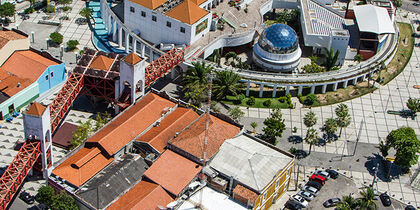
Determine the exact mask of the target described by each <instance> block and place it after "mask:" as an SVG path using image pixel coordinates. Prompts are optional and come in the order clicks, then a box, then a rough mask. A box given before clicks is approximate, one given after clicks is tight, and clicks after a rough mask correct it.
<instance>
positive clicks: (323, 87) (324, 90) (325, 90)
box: [322, 84, 327, 93]
mask: <svg viewBox="0 0 420 210" xmlns="http://www.w3.org/2000/svg"><path fill="white" fill-rule="evenodd" d="M325 92H327V84H324V85H323V86H322V93H325Z"/></svg>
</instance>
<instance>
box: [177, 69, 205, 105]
mask: <svg viewBox="0 0 420 210" xmlns="http://www.w3.org/2000/svg"><path fill="white" fill-rule="evenodd" d="M212 70H213V67H211V66H209V65H206V64H205V63H204V62H195V63H193V66H189V67H188V69H187V71H186V72H185V73H184V74H183V77H182V84H183V85H184V88H183V91H185V97H186V98H187V99H189V100H191V101H192V103H193V104H194V105H196V106H200V105H201V102H202V101H203V100H204V99H205V98H206V93H207V91H208V75H209V74H211V72H212Z"/></svg>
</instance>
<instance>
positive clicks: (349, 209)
mask: <svg viewBox="0 0 420 210" xmlns="http://www.w3.org/2000/svg"><path fill="white" fill-rule="evenodd" d="M356 207H357V201H356V199H354V198H353V196H351V194H349V195H345V196H343V198H342V199H341V202H340V203H338V204H337V206H336V209H337V210H353V209H356Z"/></svg>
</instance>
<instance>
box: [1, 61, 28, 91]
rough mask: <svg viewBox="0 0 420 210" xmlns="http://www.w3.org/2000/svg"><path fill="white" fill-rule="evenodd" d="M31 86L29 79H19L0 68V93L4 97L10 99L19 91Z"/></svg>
mask: <svg viewBox="0 0 420 210" xmlns="http://www.w3.org/2000/svg"><path fill="white" fill-rule="evenodd" d="M31 84H32V81H31V80H30V79H24V78H20V77H18V76H16V75H12V74H10V73H8V72H6V71H2V69H1V68H0V91H1V92H2V93H4V94H5V95H7V96H9V97H12V96H14V95H15V94H16V93H18V92H19V91H21V90H23V89H25V88H26V87H28V86H29V85H31Z"/></svg>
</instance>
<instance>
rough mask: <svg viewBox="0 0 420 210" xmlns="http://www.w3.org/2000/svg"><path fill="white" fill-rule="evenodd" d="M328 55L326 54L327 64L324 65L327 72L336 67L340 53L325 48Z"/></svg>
mask: <svg viewBox="0 0 420 210" xmlns="http://www.w3.org/2000/svg"><path fill="white" fill-rule="evenodd" d="M325 51H326V54H325V62H324V63H323V66H325V68H326V69H327V71H330V70H331V69H332V68H333V67H335V66H336V63H337V60H338V56H339V55H340V51H338V50H337V51H335V52H334V49H333V48H332V47H331V48H330V50H328V49H327V48H325Z"/></svg>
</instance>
